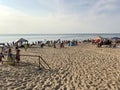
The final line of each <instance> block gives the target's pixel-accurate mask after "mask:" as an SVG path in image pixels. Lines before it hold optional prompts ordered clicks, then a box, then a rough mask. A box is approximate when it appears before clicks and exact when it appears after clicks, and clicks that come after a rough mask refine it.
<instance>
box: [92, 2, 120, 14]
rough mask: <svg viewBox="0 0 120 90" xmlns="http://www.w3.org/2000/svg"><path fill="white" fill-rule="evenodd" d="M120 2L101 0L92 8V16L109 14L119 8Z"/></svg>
mask: <svg viewBox="0 0 120 90" xmlns="http://www.w3.org/2000/svg"><path fill="white" fill-rule="evenodd" d="M118 1H119V0H99V1H97V2H96V3H95V4H94V5H93V7H92V8H91V13H92V14H107V13H109V12H113V11H115V10H117V9H118V8H119V5H118Z"/></svg>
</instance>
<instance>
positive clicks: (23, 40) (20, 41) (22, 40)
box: [16, 38, 28, 43]
mask: <svg viewBox="0 0 120 90" xmlns="http://www.w3.org/2000/svg"><path fill="white" fill-rule="evenodd" d="M23 42H28V40H26V39H24V38H20V39H19V40H17V41H16V43H23Z"/></svg>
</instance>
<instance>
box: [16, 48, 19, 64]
mask: <svg viewBox="0 0 120 90" xmlns="http://www.w3.org/2000/svg"><path fill="white" fill-rule="evenodd" d="M15 59H16V61H17V63H19V62H20V50H19V49H17V50H16V55H15Z"/></svg>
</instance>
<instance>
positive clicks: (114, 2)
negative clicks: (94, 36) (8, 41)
mask: <svg viewBox="0 0 120 90" xmlns="http://www.w3.org/2000/svg"><path fill="white" fill-rule="evenodd" d="M2 33H18V34H20V33H21V34H22V33H120V0H0V34H2Z"/></svg>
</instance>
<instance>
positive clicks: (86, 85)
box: [0, 43, 120, 90]
mask: <svg viewBox="0 0 120 90" xmlns="http://www.w3.org/2000/svg"><path fill="white" fill-rule="evenodd" d="M20 50H21V52H20V53H21V54H22V55H40V56H41V57H42V58H43V59H44V60H45V61H46V62H47V63H48V64H49V66H50V67H51V69H50V70H49V69H42V70H38V58H37V57H29V56H24V57H23V56H21V62H20V65H16V66H10V65H8V64H6V62H4V64H3V65H0V90H120V49H119V48H108V47H102V48H97V47H96V45H92V44H90V43H81V44H80V45H78V46H73V47H65V48H61V49H60V48H51V47H45V48H29V49H28V50H27V51H25V50H24V49H20ZM35 63H36V64H35Z"/></svg>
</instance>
